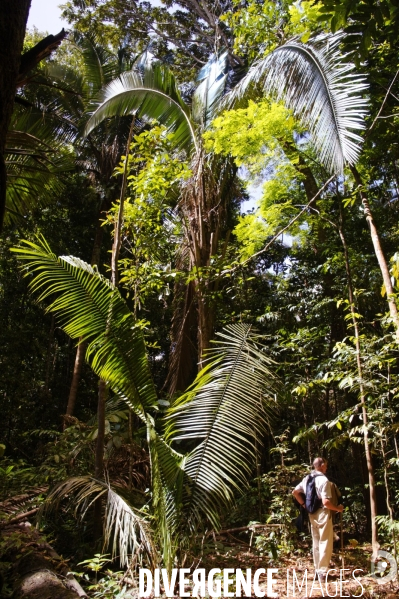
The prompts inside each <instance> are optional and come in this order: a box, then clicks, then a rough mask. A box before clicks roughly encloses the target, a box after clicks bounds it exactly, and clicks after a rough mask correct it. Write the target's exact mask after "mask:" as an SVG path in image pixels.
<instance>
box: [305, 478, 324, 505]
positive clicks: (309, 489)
mask: <svg viewBox="0 0 399 599" xmlns="http://www.w3.org/2000/svg"><path fill="white" fill-rule="evenodd" d="M321 506H322V501H321V499H320V498H319V497H318V495H317V491H316V476H313V475H312V474H309V476H308V480H307V482H306V497H305V507H306V511H307V512H308V513H309V514H314V513H315V512H317V510H319V509H320V508H321Z"/></svg>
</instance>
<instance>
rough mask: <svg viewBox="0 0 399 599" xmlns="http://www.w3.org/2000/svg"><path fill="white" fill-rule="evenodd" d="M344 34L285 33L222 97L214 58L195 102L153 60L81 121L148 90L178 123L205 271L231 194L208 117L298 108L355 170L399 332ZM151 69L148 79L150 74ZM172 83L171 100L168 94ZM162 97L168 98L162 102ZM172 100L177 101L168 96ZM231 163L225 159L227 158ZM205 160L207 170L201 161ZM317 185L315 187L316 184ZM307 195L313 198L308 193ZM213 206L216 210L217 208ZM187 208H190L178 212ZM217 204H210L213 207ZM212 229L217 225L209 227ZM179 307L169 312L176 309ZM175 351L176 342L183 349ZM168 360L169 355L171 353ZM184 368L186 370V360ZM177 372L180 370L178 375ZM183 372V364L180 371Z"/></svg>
mask: <svg viewBox="0 0 399 599" xmlns="http://www.w3.org/2000/svg"><path fill="white" fill-rule="evenodd" d="M342 37H343V34H342V33H337V34H334V35H330V34H327V35H325V34H323V35H319V36H316V37H314V38H313V39H312V40H310V41H309V42H308V43H307V44H303V43H301V42H300V41H299V40H298V39H293V40H290V41H288V42H287V43H286V44H284V45H283V46H281V47H278V48H276V50H274V51H273V52H272V53H270V54H269V55H268V56H266V57H265V58H262V59H259V60H258V61H256V62H255V63H254V64H253V65H252V66H251V68H250V69H249V71H248V73H247V75H246V76H245V77H244V78H243V79H242V80H241V81H240V83H239V84H238V85H237V86H236V87H235V88H234V89H233V90H232V91H231V92H230V93H229V94H227V95H226V96H225V97H224V98H222V96H223V91H224V87H225V85H224V84H225V79H226V71H225V67H223V62H222V60H221V59H219V60H217V59H214V60H213V61H211V62H210V63H209V64H208V65H206V67H204V69H203V71H202V72H201V73H200V80H201V83H200V85H199V88H198V89H197V91H196V93H195V95H194V97H193V103H192V111H191V114H190V113H189V110H188V107H187V106H185V105H183V103H182V100H181V98H180V96H179V95H178V92H177V88H176V86H175V84H174V85H170V83H169V87H168V86H165V87H163V80H162V78H161V77H160V75H161V74H162V73H165V75H164V77H165V80H166V79H167V78H168V79H167V80H168V81H169V82H170V81H171V76H170V74H169V73H168V72H167V71H166V69H164V68H163V67H160V66H159V65H156V66H155V67H153V71H152V73H149V74H148V73H145V75H144V79H141V78H140V77H139V76H138V74H135V73H131V74H127V75H126V77H124V78H123V79H122V78H120V79H119V80H117V81H115V82H113V83H112V84H111V85H110V86H108V87H107V88H105V90H104V92H103V94H102V97H101V103H100V106H99V108H98V109H97V110H96V111H95V112H94V114H93V116H92V117H91V119H90V120H89V122H88V124H87V129H86V130H87V131H90V130H91V129H93V128H94V127H95V126H96V125H97V124H98V123H100V122H101V121H102V120H103V119H104V118H106V117H111V116H114V115H117V114H128V113H129V112H130V111H132V110H137V108H138V101H139V98H142V99H144V102H143V105H142V108H141V114H143V115H145V116H147V117H152V118H158V119H159V120H161V121H162V120H163V122H164V123H165V124H166V125H167V126H169V127H171V128H172V129H175V130H176V129H177V130H178V131H179V136H180V139H181V143H182V145H183V146H187V144H188V143H190V142H191V155H192V164H193V173H194V176H193V179H192V185H191V187H189V188H187V189H185V190H184V191H183V194H182V201H181V205H182V207H183V220H184V214H186V215H187V218H186V220H185V222H186V223H187V224H186V244H187V245H186V247H187V250H186V251H187V252H189V255H190V268H191V269H192V270H193V271H194V272H198V273H203V271H204V268H206V267H207V266H208V265H209V260H210V257H211V256H212V255H213V254H214V253H215V251H216V247H217V242H218V239H219V234H220V223H221V218H222V214H223V212H224V211H225V209H226V205H227V198H225V196H224V195H223V191H222V192H220V191H219V190H217V191H216V190H215V185H214V182H215V179H213V178H212V169H211V168H210V167H211V163H210V161H208V160H207V159H206V158H205V155H204V152H203V149H202V145H201V143H200V141H199V140H200V134H201V132H202V131H203V129H204V128H205V127H206V126H207V125H208V124H209V122H210V120H211V117H212V115H213V114H214V113H215V110H217V109H219V110H220V109H223V108H229V107H232V106H237V105H239V104H240V102H247V101H248V99H249V98H251V97H255V98H258V97H259V96H261V95H267V96H272V97H275V98H276V99H277V100H282V101H284V102H285V104H286V105H287V106H288V107H289V108H290V109H291V110H292V111H293V113H294V115H295V116H296V117H297V118H298V119H299V121H300V122H301V123H302V124H303V125H304V126H305V128H307V130H308V132H309V136H310V139H311V142H312V144H313V146H314V148H315V149H316V151H317V155H318V156H319V160H320V162H321V163H322V165H323V166H324V167H325V168H326V169H327V170H328V171H329V172H330V173H333V174H337V175H342V174H343V171H344V167H345V166H346V165H348V166H349V167H350V168H351V170H352V173H353V175H354V178H355V182H356V184H357V185H358V186H359V190H360V192H361V195H362V203H363V207H364V211H365V216H366V218H367V221H368V224H369V226H370V232H371V238H372V242H373V246H374V250H375V254H376V257H377V260H378V263H379V266H380V270H381V274H382V277H383V281H384V285H385V289H386V292H387V298H388V305H389V310H390V314H391V318H392V321H393V323H394V325H395V327H396V331H397V336H398V337H399V315H398V311H397V307H396V303H395V299H394V290H393V287H392V282H391V279H390V275H389V269H388V265H387V261H386V258H385V256H384V253H383V250H382V246H381V242H380V239H379V235H378V231H377V228H376V226H375V223H374V220H373V215H372V212H371V209H370V206H369V203H368V199H367V195H366V193H365V192H364V190H363V185H362V181H361V179H360V175H359V173H358V171H357V169H356V166H355V165H356V162H357V160H358V158H359V155H360V151H361V143H362V138H361V137H360V136H359V134H358V133H357V131H361V130H362V129H364V127H365V125H364V117H365V115H366V114H367V101H366V100H365V99H363V98H362V97H361V92H363V91H364V90H365V89H366V87H367V85H366V83H365V80H364V78H363V77H362V76H361V75H358V74H356V73H355V71H354V65H353V64H352V63H350V62H349V61H348V57H347V56H344V55H342V54H341V53H340V52H339V44H340V42H341V41H342ZM152 77H153V78H152ZM169 91H172V94H171V95H170V101H169V103H167V102H166V99H167V96H168V95H169ZM165 102H166V105H165ZM172 102H173V103H172ZM212 161H213V165H215V164H216V161H217V163H218V164H219V165H221V164H222V162H221V161H219V160H218V159H217V157H214V156H213V157H212ZM226 164H227V163H226ZM207 169H209V170H207ZM302 172H303V174H305V176H306V178H307V181H305V189H306V191H307V193H308V194H310V195H312V196H314V193H315V191H314V190H315V189H316V190H317V187H316V186H315V181H314V178H313V175H312V172H311V171H310V169H307V171H306V172H304V171H303V169H302ZM235 174H236V173H235V172H234V171H230V176H228V177H227V181H228V187H229V188H230V189H231V187H232V182H234V179H235ZM312 190H313V191H312ZM310 199H311V197H310V198H309V200H310ZM218 210H220V211H219V212H218ZM184 211H186V212H184ZM215 211H216V212H215ZM211 215H212V216H215V219H216V220H217V227H216V233H217V234H216V235H215V236H214V232H215V231H214V230H212V225H211V227H209V226H208V225H209V222H211V220H212V216H211ZM213 228H214V227H213ZM204 287H205V286H204V284H203V279H202V278H201V275H200V274H199V276H198V277H197V278H196V285H195V293H196V295H197V303H198V322H199V326H198V333H199V334H198V341H199V342H198V348H199V351H200V355H199V358H200V360H199V362H200V363H201V353H202V352H203V350H204V349H205V348H206V347H207V346H208V343H209V339H210V338H211V335H212V330H213V313H212V309H211V306H209V303H207V299H206V293H204ZM193 298H194V290H190V289H186V293H185V297H184V308H183V310H182V311H181V315H182V317H181V318H180V319H179V320H177V326H176V329H177V330H178V331H179V335H180V337H179V336H176V339H175V340H176V341H178V342H179V343H177V344H176V350H177V351H176V350H175V353H174V354H172V363H171V364H172V366H174V370H172V371H171V373H170V377H171V379H172V384H170V387H169V388H170V390H172V391H173V390H174V389H176V388H179V385H178V382H179V381H180V380H181V379H182V377H181V375H180V373H181V372H182V369H181V365H182V364H183V365H184V361H183V360H182V355H183V354H182V348H184V338H185V335H184V329H185V327H186V326H192V322H191V319H190V309H191V307H192V305H193ZM176 316H178V312H176V313H175V318H176ZM179 350H180V351H179ZM173 360H174V362H173ZM186 370H187V369H186ZM179 375H180V376H179ZM185 375H186V376H187V372H185ZM365 451H366V459H367V467H368V473H369V488H370V502H371V512H372V516H374V517H373V527H372V544H373V554H374V555H376V552H377V549H378V538H377V528H376V525H375V515H376V514H377V509H376V497H375V481H374V467H373V462H372V456H371V453H370V450H369V444H368V437H367V433H366V432H365Z"/></svg>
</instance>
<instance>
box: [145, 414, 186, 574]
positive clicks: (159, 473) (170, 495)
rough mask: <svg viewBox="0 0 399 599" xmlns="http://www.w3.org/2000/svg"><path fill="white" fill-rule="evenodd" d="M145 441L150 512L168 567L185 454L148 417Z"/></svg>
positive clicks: (173, 551) (175, 544)
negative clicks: (148, 463) (150, 496)
mask: <svg viewBox="0 0 399 599" xmlns="http://www.w3.org/2000/svg"><path fill="white" fill-rule="evenodd" d="M147 441H148V447H149V450H150V460H151V491H152V502H151V507H152V512H153V514H154V520H155V528H156V531H157V536H158V541H159V543H160V546H161V552H162V558H163V562H164V564H165V567H166V568H167V570H168V572H170V571H171V569H172V568H173V564H174V559H175V556H176V551H177V549H178V546H179V543H178V527H179V513H180V505H181V499H182V494H181V489H182V481H183V480H184V470H183V468H184V462H185V457H184V456H183V455H181V454H179V453H178V452H176V451H174V450H173V449H172V448H171V447H170V445H169V444H168V443H166V442H165V440H164V439H162V437H161V436H160V435H159V434H158V433H157V431H156V429H155V425H154V421H153V420H152V418H151V417H150V416H148V417H147Z"/></svg>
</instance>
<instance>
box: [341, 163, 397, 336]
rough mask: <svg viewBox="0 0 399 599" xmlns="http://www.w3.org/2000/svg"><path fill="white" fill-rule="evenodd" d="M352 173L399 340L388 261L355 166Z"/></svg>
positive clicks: (352, 167)
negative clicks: (357, 187)
mask: <svg viewBox="0 0 399 599" xmlns="http://www.w3.org/2000/svg"><path fill="white" fill-rule="evenodd" d="M351 171H352V174H353V176H354V178H355V181H356V184H357V185H358V186H359V193H360V197H361V199H362V204H363V208H364V215H365V217H366V220H367V222H368V225H369V228H370V235H371V241H372V242H373V246H374V252H375V255H376V257H377V260H378V265H379V267H380V270H381V274H382V280H383V281H384V286H385V291H386V294H387V299H388V305H389V313H390V315H391V318H392V321H393V324H394V326H395V328H396V337H397V339H398V340H399V314H398V309H397V306H396V302H395V295H394V294H395V292H394V289H393V286H392V281H391V276H390V274H389V268H388V263H387V261H386V258H385V255H384V252H383V249H382V246H381V241H380V237H379V235H378V231H377V227H376V226H375V223H374V219H373V214H372V212H371V209H370V205H369V201H368V197H367V194H366V192H365V191H364V185H363V182H362V179H361V177H360V174H359V172H358V170H357V169H356V167H355V166H351Z"/></svg>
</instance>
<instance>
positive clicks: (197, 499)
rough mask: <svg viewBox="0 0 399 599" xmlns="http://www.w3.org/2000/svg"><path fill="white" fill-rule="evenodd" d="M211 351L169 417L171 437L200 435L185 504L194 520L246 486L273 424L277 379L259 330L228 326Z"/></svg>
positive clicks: (189, 462) (216, 510)
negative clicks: (272, 371)
mask: <svg viewBox="0 0 399 599" xmlns="http://www.w3.org/2000/svg"><path fill="white" fill-rule="evenodd" d="M219 337H220V340H218V341H217V342H216V343H215V347H214V348H213V349H211V350H209V351H208V352H207V357H208V364H207V366H206V367H205V368H204V369H203V370H202V371H201V372H200V373H199V374H198V376H197V379H196V380H195V382H194V383H193V385H192V386H191V387H190V388H189V389H188V391H187V392H186V393H185V394H184V395H183V396H182V397H181V398H179V399H178V400H177V402H176V404H175V405H174V406H173V408H172V409H171V410H170V414H169V416H168V418H167V422H168V426H167V439H168V440H170V441H176V440H191V441H196V442H198V441H200V443H199V445H197V447H196V448H195V449H194V450H193V451H192V452H191V453H190V454H189V455H188V456H187V458H186V461H185V462H184V466H183V469H184V474H185V480H184V487H183V510H184V514H185V516H184V519H187V522H188V526H189V527H190V528H195V527H196V526H197V525H198V524H199V523H200V522H201V519H202V518H203V516H206V517H207V518H208V519H209V520H210V522H211V523H212V524H213V525H214V526H215V527H217V526H218V515H219V514H220V512H221V510H222V509H225V508H226V507H227V506H228V505H229V504H230V503H231V501H232V500H233V496H234V494H235V493H237V492H241V491H242V490H243V488H245V487H246V485H247V482H248V477H249V475H250V473H251V471H252V469H253V468H254V464H255V457H256V453H257V451H258V445H259V444H261V443H262V438H263V435H264V433H265V429H266V427H267V424H268V421H269V417H270V414H271V412H272V411H273V408H272V401H273V398H274V395H273V393H274V389H275V387H276V379H275V377H274V376H273V374H272V373H271V371H270V370H269V366H270V365H271V364H272V361H271V360H270V358H268V357H267V356H266V355H265V353H264V352H263V351H262V347H261V346H260V344H259V338H258V336H257V335H256V334H255V333H253V332H252V331H251V327H250V326H248V325H244V324H234V325H229V326H227V327H226V328H225V329H224V331H223V332H222V333H219Z"/></svg>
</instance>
